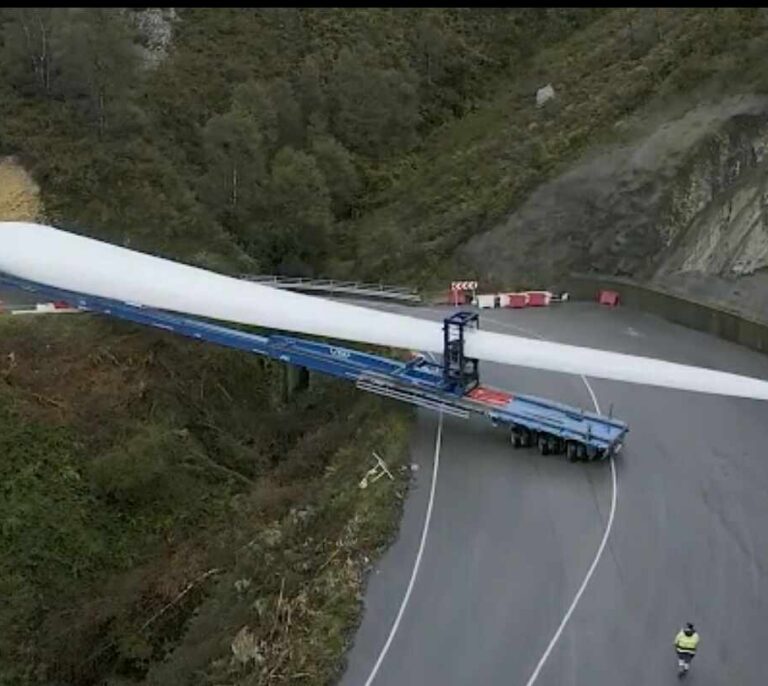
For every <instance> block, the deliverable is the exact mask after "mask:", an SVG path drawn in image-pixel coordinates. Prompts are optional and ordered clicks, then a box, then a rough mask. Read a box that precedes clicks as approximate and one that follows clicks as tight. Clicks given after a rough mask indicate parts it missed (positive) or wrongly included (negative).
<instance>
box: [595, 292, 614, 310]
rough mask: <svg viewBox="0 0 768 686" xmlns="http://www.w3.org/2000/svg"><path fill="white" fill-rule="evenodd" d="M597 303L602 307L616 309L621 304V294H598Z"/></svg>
mask: <svg viewBox="0 0 768 686" xmlns="http://www.w3.org/2000/svg"><path fill="white" fill-rule="evenodd" d="M597 302H599V303H600V304H601V305H608V306H609V307H616V306H617V305H618V304H619V293H618V291H600V292H599V293H598V294H597Z"/></svg>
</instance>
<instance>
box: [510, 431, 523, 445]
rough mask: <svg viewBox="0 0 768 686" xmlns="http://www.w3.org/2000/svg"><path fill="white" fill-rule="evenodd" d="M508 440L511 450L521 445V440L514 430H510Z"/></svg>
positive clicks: (517, 432) (518, 433)
mask: <svg viewBox="0 0 768 686" xmlns="http://www.w3.org/2000/svg"><path fill="white" fill-rule="evenodd" d="M509 440H510V441H511V442H512V447H513V448H520V447H522V445H523V438H522V436H521V435H520V432H519V431H517V430H516V429H512V432H511V434H510V437H509Z"/></svg>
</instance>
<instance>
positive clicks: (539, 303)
mask: <svg viewBox="0 0 768 686" xmlns="http://www.w3.org/2000/svg"><path fill="white" fill-rule="evenodd" d="M547 305H549V293H545V292H543V291H528V306H529V307H546V306H547Z"/></svg>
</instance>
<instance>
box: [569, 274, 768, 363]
mask: <svg viewBox="0 0 768 686" xmlns="http://www.w3.org/2000/svg"><path fill="white" fill-rule="evenodd" d="M563 285H564V286H565V287H566V288H567V290H568V292H569V293H570V295H571V298H573V299H576V300H597V298H598V293H599V292H600V291H604V290H612V291H617V292H618V293H619V297H620V299H621V304H622V305H626V306H627V307H633V308H636V309H638V310H645V311H646V312H650V313H652V314H655V315H658V316H660V317H663V318H664V319H667V320H668V321H671V322H675V323H676V324H682V325H683V326H687V327H689V328H691V329H696V330H697V331H704V332H706V333H711V334H714V335H715V336H719V337H720V338H723V339H725V340H728V341H732V342H734V343H739V344H741V345H745V346H747V347H748V348H751V349H752V350H757V351H759V352H768V321H761V320H758V319H751V318H749V317H745V316H744V315H742V314H739V313H736V312H734V311H732V310H729V309H728V308H726V307H720V306H717V305H714V304H712V303H706V302H702V301H699V300H694V299H691V298H684V297H682V296H679V295H672V294H671V293H665V292H664V291H662V290H659V289H656V288H654V287H653V286H648V285H644V284H640V283H637V282H635V281H632V280H630V279H625V278H619V277H612V276H602V275H597V274H572V275H570V276H569V277H567V278H566V279H565V280H564V284H563Z"/></svg>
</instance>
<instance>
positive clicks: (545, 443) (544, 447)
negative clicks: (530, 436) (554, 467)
mask: <svg viewBox="0 0 768 686" xmlns="http://www.w3.org/2000/svg"><path fill="white" fill-rule="evenodd" d="M538 444H539V452H540V453H541V454H542V455H549V440H548V439H547V438H546V436H539V441H538Z"/></svg>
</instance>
